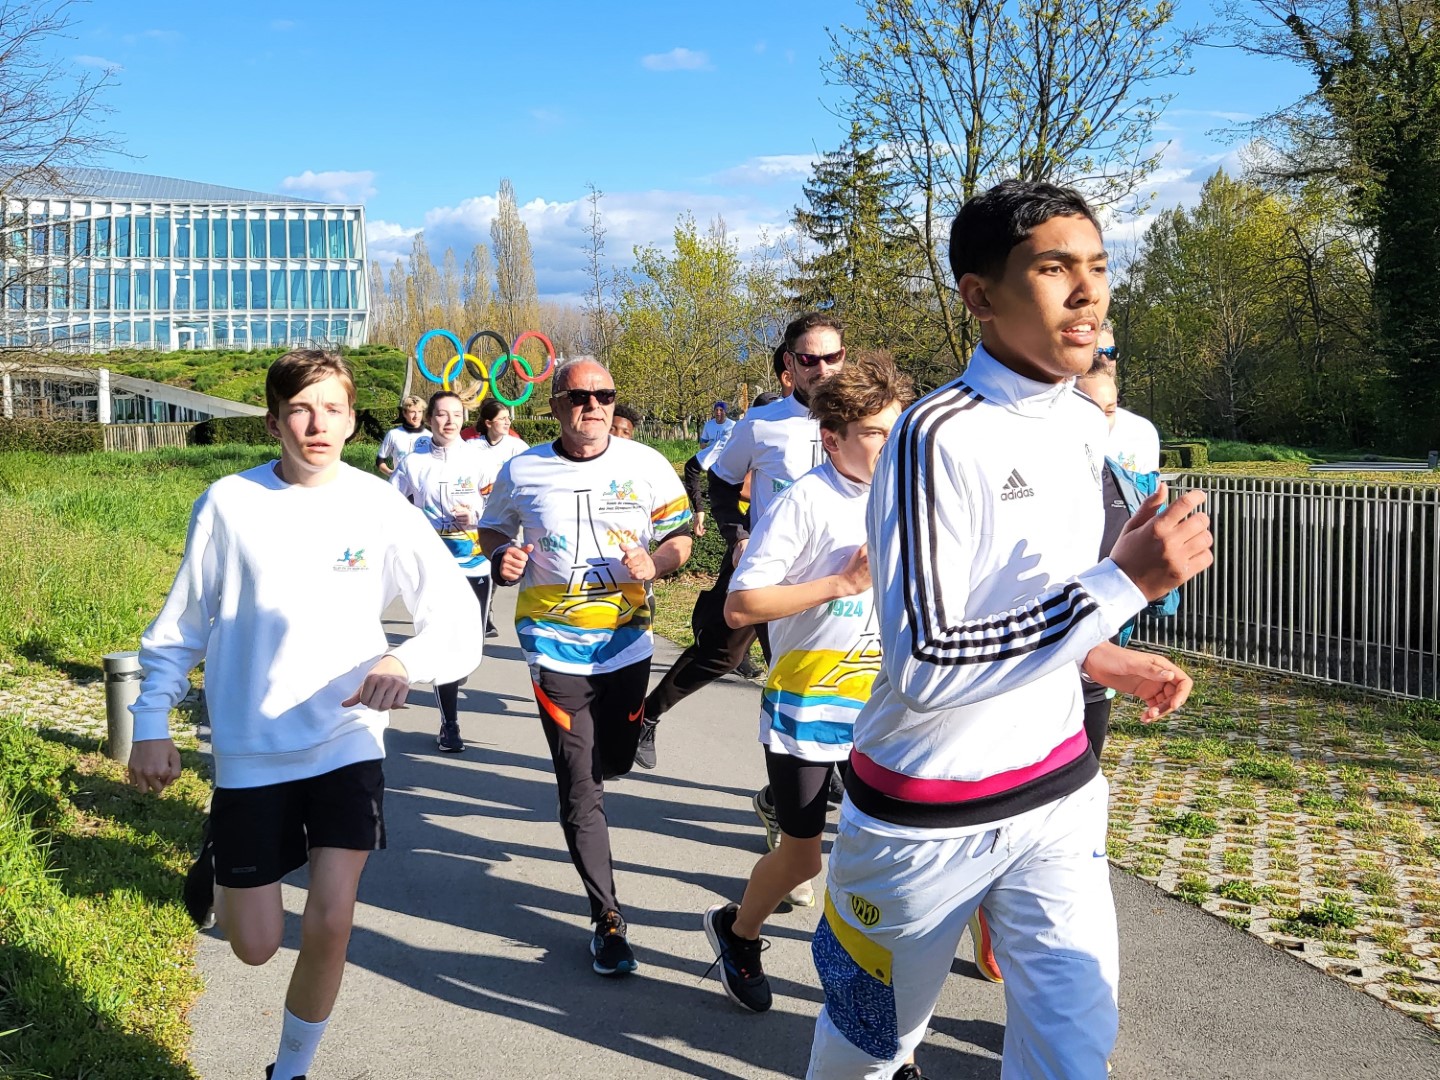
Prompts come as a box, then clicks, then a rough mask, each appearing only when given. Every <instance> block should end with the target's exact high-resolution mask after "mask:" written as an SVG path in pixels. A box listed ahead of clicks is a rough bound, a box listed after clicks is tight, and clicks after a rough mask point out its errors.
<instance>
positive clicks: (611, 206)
mask: <svg viewBox="0 0 1440 1080" xmlns="http://www.w3.org/2000/svg"><path fill="white" fill-rule="evenodd" d="M793 201H794V199H793V197H792V196H791V195H790V194H789V193H785V194H784V197H783V198H777V199H775V200H768V199H767V200H766V201H763V202H762V201H759V200H757V199H754V198H753V197H751V196H748V195H746V194H745V193H743V192H740V193H732V194H724V195H721V194H714V193H704V194H702V193H696V192H690V191H631V192H607V193H606V194H605V196H604V198H603V199H602V200H601V203H600V211H601V214H602V216H603V219H604V226H605V255H606V261H607V262H608V263H610V265H611V266H613V267H627V266H629V265H630V264H631V263H632V262H633V261H634V254H633V252H634V248H636V247H641V246H644V245H647V244H654V245H655V246H657V247H659V248H662V249H668V248H670V247H671V245H672V242H673V237H674V231H675V223H676V220H677V219H678V218H679V216H680V215H681V214H683V213H686V212H687V211H688V212H689V213H691V214H693V215H694V217H695V220H696V221H697V222H698V223H699V225H700V227H701V228H705V227H706V226H707V225H708V224H709V222H710V221H711V220H712V219H713V218H715V217H723V218H724V220H725V225H726V228H727V230H728V232H729V235H730V237H731V239H732V240H734V241H735V242H736V243H737V244H738V245H739V247H740V251H741V253H742V255H744V254H748V253H749V252H750V251H751V249H753V248H754V247H755V246H756V245H758V244H759V243H761V242H762V240H764V241H768V242H770V243H774V242H775V241H777V240H778V239H780V238H781V237H783V236H785V235H788V233H789V228H790V227H789V217H790V210H791V204H792V203H793ZM498 205H499V204H498V200H497V198H496V197H495V196H494V195H476V196H472V197H471V198H468V199H465V200H463V201H462V202H460V203H458V204H457V205H455V206H441V207H436V208H435V209H433V210H430V211H428V212H427V213H426V214H425V220H424V226H423V227H424V230H425V244H426V247H427V248H428V249H429V251H430V257H431V258H432V259H433V260H434V261H435V263H436V264H437V265H438V264H439V263H440V260H441V259H442V257H443V256H444V254H445V249H446V248H454V249H455V255H456V258H457V260H458V261H459V262H460V263H461V264H463V263H464V262H465V259H466V258H467V257H468V256H469V254H470V250H471V248H473V247H474V246H475V244H477V243H481V244H484V245H485V246H486V247H487V248H488V247H489V246H490V222H491V221H492V220H493V219H494V217H495V213H496V210H497V208H498ZM520 217H521V220H523V221H524V222H525V229H526V231H527V232H528V233H529V235H530V246H531V249H532V251H533V253H534V259H535V277H536V283H537V285H538V286H539V289H540V295H541V297H542V298H544V299H547V300H560V301H564V300H575V301H577V302H578V298H579V297H581V296H583V295H584V293H585V291H586V288H587V287H588V281H587V277H586V267H585V259H586V245H587V243H588V237H587V236H586V235H585V226H586V223H587V221H588V217H589V204H588V203H587V201H586V197H585V196H584V195H583V194H582V195H577V197H575V198H573V199H559V200H550V199H543V198H537V199H531V200H530V201H529V202H527V203H524V204H523V205H521V207H520ZM417 231H419V230H418V229H416V228H411V227H404V226H400V225H397V224H394V223H391V222H386V221H371V222H369V223H368V224H367V228H366V242H367V246H368V255H369V257H370V258H371V259H378V260H379V261H380V262H381V263H382V264H383V265H385V266H386V267H387V268H388V267H389V266H390V265H391V264H392V263H393V262H394V261H395V259H396V258H400V259H404V258H405V257H406V256H408V255H409V253H410V246H411V242H412V240H413V238H414V235H415V233H416V232H417Z"/></svg>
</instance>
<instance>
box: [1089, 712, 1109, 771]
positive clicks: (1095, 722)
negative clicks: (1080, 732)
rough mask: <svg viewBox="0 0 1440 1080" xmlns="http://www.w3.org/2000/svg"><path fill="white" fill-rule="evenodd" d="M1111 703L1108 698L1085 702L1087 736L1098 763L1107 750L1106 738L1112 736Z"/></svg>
mask: <svg viewBox="0 0 1440 1080" xmlns="http://www.w3.org/2000/svg"><path fill="white" fill-rule="evenodd" d="M1110 702H1111V699H1110V698H1108V697H1102V698H1099V699H1097V700H1095V701H1086V702H1085V734H1086V736H1087V737H1088V738H1089V739H1090V750H1091V752H1092V753H1094V755H1095V760H1097V761H1098V760H1100V752H1101V751H1102V750H1104V749H1105V736H1107V735H1109V734H1110Z"/></svg>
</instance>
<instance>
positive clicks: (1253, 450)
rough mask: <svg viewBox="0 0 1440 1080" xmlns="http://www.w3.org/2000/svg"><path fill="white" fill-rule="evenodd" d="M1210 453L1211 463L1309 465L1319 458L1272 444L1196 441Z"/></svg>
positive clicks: (1213, 440) (1291, 447) (1222, 440)
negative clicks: (1286, 462) (1256, 462)
mask: <svg viewBox="0 0 1440 1080" xmlns="http://www.w3.org/2000/svg"><path fill="white" fill-rule="evenodd" d="M1195 441H1196V442H1203V443H1204V444H1205V445H1206V447H1207V448H1208V449H1209V451H1210V460H1211V461H1297V462H1300V463H1301V464H1304V465H1311V464H1314V463H1315V462H1317V461H1319V460H1320V458H1318V457H1316V456H1314V455H1313V454H1311V453H1310V452H1309V451H1307V450H1298V449H1296V448H1295V447H1293V446H1278V445H1276V444H1274V443H1247V442H1234V441H1232V440H1230V439H1197V440H1195Z"/></svg>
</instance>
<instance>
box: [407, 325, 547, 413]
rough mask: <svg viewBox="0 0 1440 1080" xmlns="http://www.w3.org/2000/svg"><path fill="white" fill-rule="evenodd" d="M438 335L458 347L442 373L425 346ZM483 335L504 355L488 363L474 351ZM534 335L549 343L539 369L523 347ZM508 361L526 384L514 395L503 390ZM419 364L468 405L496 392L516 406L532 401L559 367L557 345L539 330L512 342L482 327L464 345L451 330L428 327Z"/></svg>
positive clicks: (417, 355) (418, 354)
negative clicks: (427, 357) (432, 364)
mask: <svg viewBox="0 0 1440 1080" xmlns="http://www.w3.org/2000/svg"><path fill="white" fill-rule="evenodd" d="M437 337H438V338H442V339H444V340H445V341H448V342H449V343H450V344H451V345H453V346H455V355H454V356H452V357H451V358H450V359H449V360H448V361H446V363H445V366H444V367H443V368H442V369H441V371H440V374H439V375H438V376H437V375H436V374H435V373H434V372H433V371H431V370H430V368H429V366H428V365H427V364H426V363H425V345H426V343H427V342H429V341H430V339H431V338H437ZM482 338H484V339H486V340H488V341H492V342H494V343H495V345H497V346H498V347H499V349H500V355H499V356H497V357H496V358H495V359H494V360H493V361H490V362H488V363H487V362H486V361H484V360H481V359H480V358H479V357H478V356H477V355H475V354H474V353H473V352H472V351H471V350H472V349H474V348H475V345H476V343H477V342H479V341H480V340H481V339H482ZM532 338H533V339H534V340H536V341H538V342H540V344H541V345H543V346H545V364H544V366H543V367H542V368H541V369H540V370H539V371H538V372H536V371H535V369H534V368H533V367H531V366H530V361H529V360H527V359H525V357H523V356H521V355H520V346H521V345H523V344H525V342H527V341H529V340H531V339H532ZM507 363H508V364H509V367H510V370H511V371H513V372H514V373H515V377H516V378H518V379H519V380H520V381H521V382H522V383H524V384H525V390H524V392H522V393H521V394H519V395H518V396H517V397H513V398H511V397H507V396H506V395H505V392H504V391H503V390H501V389H500V376H501V375H503V374H505V367H506V364H507ZM415 365H416V367H418V368H419V369H420V374H421V375H424V376H425V378H426V379H427V380H429V381H430V382H432V383H439V384H440V386H441V387H442V388H443V389H445V390H453V391H454V392H456V393H458V394H459V395H460V400H461V402H462V403H464V405H465V407H466V408H470V407H472V406H474V405H477V404H479V403H480V402H482V401H484V400H485V398H486V397H487V396H488V395H490V394H494V395H495V400H496V401H498V402H500V404H502V405H504V406H506V407H507V408H512V409H513V408H514V407H515V406H516V405H523V404H524V403H525V402H527V401H529V400H530V395H531V394H533V393H534V392H535V384H536V383H539V382H544V381H545V380H546V379H548V378H549V377H550V375H551V373H552V372H553V371H554V370H555V346H554V345H552V344H551V343H550V339H549V338H548V337H546V336H545V335H544V334H542V333H541V332H540V331H539V330H526V331H525V332H524V333H523V334H521V335H520V336H519V337H517V338H516V339H515V340H514V342H513V343H511V344H509V345H507V344H506V343H505V339H504V338H503V337H501V336H500V335H499V334H497V333H496V332H495V331H494V330H478V331H476V332H475V333H473V334H471V335H470V339H469V340H468V341H466V342H465V343H464V344H463V345H462V344H461V342H460V338H459V337H458V336H457V335H456V334H453V333H451V332H450V331H449V330H427V331H426V332H425V333H424V334H422V335H420V340H419V341H417V342H416V343H415ZM467 376H468V377H469V379H470V380H471V381H470V384H469V386H468V387H467V388H466V389H464V390H462V389H461V379H462V378H464V377H467Z"/></svg>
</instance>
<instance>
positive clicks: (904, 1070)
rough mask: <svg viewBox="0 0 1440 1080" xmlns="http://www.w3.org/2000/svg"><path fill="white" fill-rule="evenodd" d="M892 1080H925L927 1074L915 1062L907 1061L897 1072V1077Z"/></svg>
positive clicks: (891, 1079)
mask: <svg viewBox="0 0 1440 1080" xmlns="http://www.w3.org/2000/svg"><path fill="white" fill-rule="evenodd" d="M890 1080H925V1074H924V1073H922V1072H921V1071H920V1066H919V1065H916V1064H915V1063H914V1062H913V1061H907V1062H906V1063H905V1064H904V1065H901V1066H900V1068H898V1069H896V1070H895V1075H894V1076H892V1077H891V1078H890Z"/></svg>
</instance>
